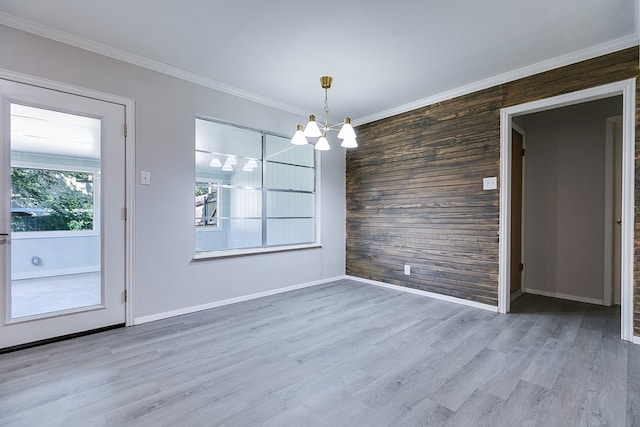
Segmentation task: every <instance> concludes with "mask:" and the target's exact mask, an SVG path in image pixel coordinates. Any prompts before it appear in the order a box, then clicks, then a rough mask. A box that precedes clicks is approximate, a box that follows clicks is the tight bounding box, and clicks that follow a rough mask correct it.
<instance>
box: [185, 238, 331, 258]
mask: <svg viewBox="0 0 640 427" xmlns="http://www.w3.org/2000/svg"><path fill="white" fill-rule="evenodd" d="M321 247H322V244H320V243H309V244H306V245H290V246H274V247H269V248H250V249H233V250H227V251H207V252H198V253H196V254H195V255H194V257H193V261H194V262H197V261H204V260H208V259H218V258H231V257H241V256H249V255H260V254H270V253H274V252H290V251H299V250H306V249H317V248H321Z"/></svg>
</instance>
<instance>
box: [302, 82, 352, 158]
mask: <svg viewBox="0 0 640 427" xmlns="http://www.w3.org/2000/svg"><path fill="white" fill-rule="evenodd" d="M332 81H333V78H332V77H329V76H322V77H320V85H321V86H322V88H323V89H324V123H318V121H317V120H316V116H315V115H313V114H311V115H310V116H309V122H308V123H307V125H306V126H304V127H303V126H302V125H298V128H297V130H296V132H295V133H294V134H293V137H292V138H291V143H292V144H294V145H305V144H309V139H308V138H318V140H317V141H315V143H314V148H315V149H316V150H320V151H326V150H330V149H331V147H330V146H329V141H328V140H327V132H329V131H338V138H339V139H341V140H342V143H341V144H340V145H341V146H342V147H344V148H355V147H357V146H358V142H357V140H356V133H355V131H354V130H353V126H351V119H350V118H349V117H345V118H344V122H342V123H338V124H335V125H329V102H328V92H329V88H330V87H331V83H332Z"/></svg>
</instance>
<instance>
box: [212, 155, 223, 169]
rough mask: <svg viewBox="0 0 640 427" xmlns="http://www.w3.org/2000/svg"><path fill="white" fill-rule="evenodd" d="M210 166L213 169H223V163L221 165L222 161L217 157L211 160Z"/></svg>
mask: <svg viewBox="0 0 640 427" xmlns="http://www.w3.org/2000/svg"><path fill="white" fill-rule="evenodd" d="M209 166H210V167H212V168H221V167H222V163H220V159H219V158H217V157H214V158H213V159H211V162H210V163H209Z"/></svg>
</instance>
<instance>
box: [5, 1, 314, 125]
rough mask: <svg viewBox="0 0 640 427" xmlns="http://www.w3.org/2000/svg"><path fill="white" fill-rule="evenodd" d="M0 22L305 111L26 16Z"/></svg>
mask: <svg viewBox="0 0 640 427" xmlns="http://www.w3.org/2000/svg"><path fill="white" fill-rule="evenodd" d="M0 24H1V25H5V26H7V27H11V28H15V29H17V30H21V31H25V32H27V33H31V34H35V35H37V36H41V37H44V38H47V39H50V40H54V41H57V42H61V43H64V44H67V45H70V46H74V47H77V48H80V49H84V50H87V51H89V52H93V53H97V54H99V55H103V56H106V57H109V58H113V59H117V60H120V61H123V62H127V63H129V64H133V65H137V66H139V67H143V68H146V69H149V70H152V71H157V72H159V73H162V74H166V75H168V76H171V77H175V78H178V79H181V80H185V81H188V82H191V83H195V84H197V85H200V86H204V87H207V88H209V89H214V90H217V91H219V92H224V93H226V94H229V95H233V96H236V97H238V98H242V99H245V100H247V101H251V102H255V103H258V104H262V105H265V106H268V107H272V108H276V109H278V110H281V111H285V112H288V113H293V114H297V115H300V116H306V115H307V112H306V111H304V110H302V109H301V108H298V107H295V106H293V105H289V104H285V103H283V102H279V101H275V100H273V99H270V98H265V97H263V96H260V95H256V94H254V93H251V92H248V91H244V90H242V89H238V88H236V87H234V86H230V85H227V84H224V83H221V82H218V81H216V80H213V79H209V78H206V77H203V76H201V75H199V74H195V73H191V72H189V71H185V70H182V69H180V68H177V67H173V66H171V65H167V64H164V63H162V62H159V61H154V60H152V59H149V58H145V57H143V56H140V55H136V54H133V53H131V52H127V51H125V50H122V49H117V48H114V47H111V46H108V45H105V44H102V43H98V42H95V41H92V40H89V39H85V38H83V37H79V36H75V35H73V34H70V33H67V32H64V31H61V30H57V29H55V28H51V27H48V26H46V25H42V24H38V23H36V22H33V21H29V20H27V19H23V18H19V17H17V16H14V15H11V14H8V13H6V12H0Z"/></svg>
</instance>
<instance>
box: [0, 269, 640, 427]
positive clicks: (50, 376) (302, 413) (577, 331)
mask: <svg viewBox="0 0 640 427" xmlns="http://www.w3.org/2000/svg"><path fill="white" fill-rule="evenodd" d="M512 309H513V311H514V313H512V314H509V315H498V314H494V313H490V312H487V311H483V310H479V309H474V308H470V307H465V306H461V305H457V304H453V303H447V302H443V301H438V300H433V299H429V298H426V297H422V296H418V295H413V294H407V293H402V292H398V291H394V290H390V289H386V288H379V287H375V286H371V285H364V284H361V283H358V282H353V281H348V280H344V281H339V282H334V283H330V284H326V285H321V286H315V287H312V288H307V289H302V290H298V291H293V292H288V293H284V294H280V295H275V296H271V297H267V298H262V299H258V300H253V301H248V302H243V303H238V304H234V305H230V306H225V307H220V308H216V309H212V310H207V311H203V312H199V313H194V314H190V315H186V316H180V317H175V318H171V319H167V320H162V321H157V322H153V323H148V324H145V325H140V326H135V327H130V328H125V329H117V330H112V331H108V332H104V333H100V334H96V335H92V336H86V337H80V338H76V339H73V340H69V341H64V342H59V343H54V344H49V345H46V346H41V347H36V348H32V349H27V350H22V351H18V352H14V353H8V354H4V355H0V425H2V426H30V427H33V426H65V427H66V426H420V425H429V426H431V425H432V426H474V427H475V426H520V425H527V426H563V427H564V426H592V425H598V426H625V425H627V426H640V346H635V345H633V344H629V343H626V342H623V341H621V340H620V338H619V335H620V330H619V324H620V312H619V309H616V308H606V307H598V306H593V305H588V304H581V303H573V302H567V301H559V300H553V299H550V298H545V297H539V296H533V295H525V296H523V297H522V298H520V299H519V300H517V301H516V302H514V304H513V306H512Z"/></svg>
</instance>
